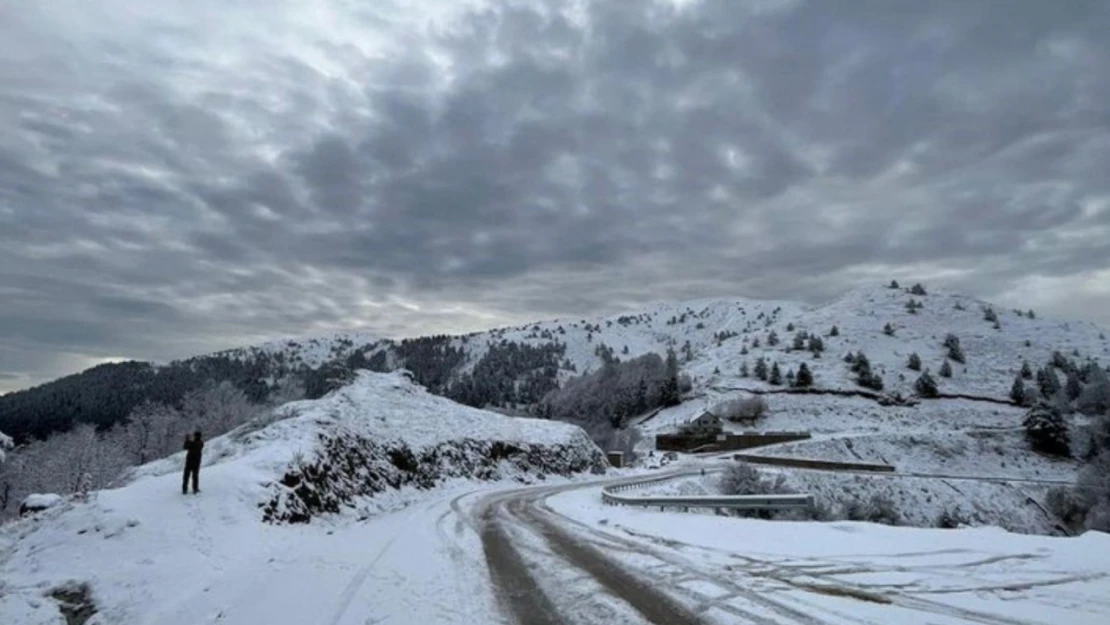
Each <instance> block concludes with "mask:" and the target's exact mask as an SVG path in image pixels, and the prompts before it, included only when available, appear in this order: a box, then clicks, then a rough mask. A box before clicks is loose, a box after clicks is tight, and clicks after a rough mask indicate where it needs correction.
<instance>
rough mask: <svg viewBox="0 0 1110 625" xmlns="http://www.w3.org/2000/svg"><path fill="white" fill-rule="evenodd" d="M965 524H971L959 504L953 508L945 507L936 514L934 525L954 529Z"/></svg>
mask: <svg viewBox="0 0 1110 625" xmlns="http://www.w3.org/2000/svg"><path fill="white" fill-rule="evenodd" d="M966 525H971V521H970V520H969V519H968V518H967V516H966V515H965V514H964V512H963V510H962V509H961V508H960V507H959V506H956V507H955V508H945V509H944V511H943V512H941V513H940V514H939V515H938V516H937V521H936V526H937V527H939V528H940V529H946V530H954V529H956V528H958V527H961V526H966Z"/></svg>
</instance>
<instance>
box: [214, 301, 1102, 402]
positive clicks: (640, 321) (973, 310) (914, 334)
mask: <svg viewBox="0 0 1110 625" xmlns="http://www.w3.org/2000/svg"><path fill="white" fill-rule="evenodd" d="M911 301H912V302H914V303H915V305H913V310H912V311H911V310H910V308H909V306H910V302H911ZM988 311H989V312H988ZM992 314H993V317H994V318H996V319H997V322H994V321H988V320H987V318H986V317H988V316H990V315H992ZM887 324H890V330H891V333H889V334H888V333H886V332H884V328H885V327H886V325H887ZM834 326H835V327H836V328H837V330H838V332H837V333H836V335H835V336H830V331H831V329H832V328H833V327H834ZM799 332H804V333H807V334H808V335H815V336H818V337H820V338H821V340H822V342H823V344H824V345H823V347H824V351H823V353H822V356H821V357H820V358H814V356H813V354H812V353H811V351H810V350H809V343H808V341H805V346H804V347H803V348H802V349H796V348H795V347H796V345H795V336H796V335H797V334H798V333H799ZM772 333H773V334H774V335H776V337H777V343H776V344H774V345H772V344H769V343H770V342H772V341H773V339H772V341H769V340H768V338H769V337H770V335H771V334H772ZM949 334H952V335H955V336H956V337H957V338H958V339H959V342H960V345H961V347H962V351H963V353H964V354H965V355H966V362H964V363H958V362H951V363H950V364H951V366H952V369H953V373H952V376H951V377H950V378H942V377H940V376H938V375H937V372H938V370H939V369H940V368H941V366H942V364H943V363H944V361H945V356H946V353H947V348H946V347H945V346H944V340H945V338H946V337H947V335H949ZM444 339H445V342H446V344H448V345H450V346H451V347H452V348H455V349H460V350H462V352H463V353H464V354H465V357H464V359H463V360H462V361H461V362H460V363H458V364H457V365H456V366H453V367H452V372H451V377H452V378H453V379H457V378H458V376H459V375H461V374H464V373H469V372H472V371H473V370H474V367H475V365H476V364H477V363H478V362H479V361H481V360H482V358H483V357H485V356H487V355H488V354H489V353H490V352H491V349H496V348H497V347H498V346H502V345H505V344H506V343H509V344H513V343H515V344H520V345H529V346H534V347H540V346H545V345H552V344H560V345H562V346H564V350H563V353H562V355H561V357H560V358H559V359H558V365H559V368H560V371H559V376H560V378H562V379H565V378H566V377H567V376H570V375H576V374H580V373H583V372H585V371H588V370H596V369H597V368H598V367H599V366H600V365H601V364H602V358H601V356H600V354H599V348H608V349H609V350H611V353H612V354H613V355H614V356H615V357H616V358H618V359H621V360H628V359H630V358H634V357H636V356H639V355H642V354H645V353H657V354H660V355H662V354H663V353H665V352H666V350H667V349H668V348H673V349H675V350H676V352H678V354H679V359H680V362H681V365H682V368H683V371H685V372H687V373H689V374H691V375H692V376H693V377H694V388H695V391H697V390H699V389H706V388H709V387H714V386H724V387H728V386H737V385H743V386H747V387H759V388H768V387H769V385H767V384H766V383H764V382H760V381H757V380H754V379H743V378H741V376H740V369H741V365H742V364H744V363H747V364H748V365H749V367H751V366H754V364H755V362H756V360H757V359H758V358H759V357H761V356H762V357H765V358H766V359H767V361H768V364H771V363H773V362H778V363H779V365H780V367H781V369H782V372H783V374H784V375H785V373H786V372H787V371H791V370H797V368H798V367H799V365H801V364H802V363H806V365H807V366H808V367H809V368H810V369H811V370H812V371H813V376H814V385H815V387H817V388H830V389H851V390H859V389H860V386H859V385H858V384H857V383H856V382H855V379H854V376H853V374H852V373H851V371H850V369H849V366H848V364H847V363H845V362H843V360H842V357H843V356H844V355H845V354H848V353H856V352H859V351H862V352H864V353H865V354H866V356H867V357H868V358H869V359H870V361H871V365H872V368H873V370H874V371H875V372H876V373H878V374H879V375H881V376H882V377H883V379H884V382H885V389H884V390H885V391H886V392H900V393H901V394H903V395H911V394H913V391H914V389H913V384H914V381H915V380H916V378H917V376H918V375H920V373H919V372H917V371H911V370H909V369H908V368H907V361H908V359H909V356H910V354H912V353H916V354H918V356H919V357H920V359H921V362H922V370H924V369H929V370H930V371H931V372H932V374H933V376H934V378H935V379H936V380H937V381H938V382H939V385H940V391H941V392H942V393H946V394H967V395H975V396H986V397H993V398H998V399H1000V400H1006V399H1007V395H1008V393H1009V390H1010V385H1011V383H1012V381H1013V377H1014V375H1015V374H1016V373H1017V372H1018V371H1019V370H1020V368H1021V366H1022V363H1023V362H1029V363H1030V365H1031V366H1032V367H1033V368H1037V367H1040V366H1043V365H1044V364H1045V363H1046V362H1048V360H1049V359H1050V358H1051V356H1052V354H1053V352H1055V351H1060V352H1062V353H1064V354H1065V355H1067V356H1068V357H1069V358H1073V359H1075V360H1076V361H1078V362H1079V363H1081V364H1082V363H1083V362H1085V361H1086V360H1087V359H1092V360H1096V361H1099V362H1101V363H1102V365H1103V366H1105V365H1106V364H1107V362H1110V340H1107V338H1106V333H1105V330H1103V329H1101V328H1099V327H1097V326H1095V325H1094V324H1091V323H1087V322H1067V321H1060V320H1054V319H1042V318H1039V317H1036V316H1035V315H1034V316H1033V317H1032V318H1031V317H1030V316H1029V311H1020V312H1019V311H1014V310H1010V309H1006V308H1002V307H999V306H993V305H991V304H990V303H988V302H984V301H981V300H978V299H975V298H972V297H967V296H964V295H959V294H956V293H951V292H946V291H942V290H934V289H930V290H929V291H928V292H927V294H925V295H920V294H914V293H911V292H910V291H909V289H904V288H898V289H894V288H889V287H886V286H868V287H861V288H858V289H855V290H852V291H850V292H848V293H846V294H844V295H843V296H841V297H839V298H837V299H835V300H833V301H831V302H829V303H827V304H823V305H818V306H808V305H803V304H799V303H795V302H789V301H759V300H749V299H742V298H717V299H704V300H695V301H689V302H678V303H659V304H655V305H653V306H650V307H647V308H644V309H642V310H634V311H629V312H626V313H622V314H617V315H611V316H608V317H600V318H581V319H552V320H547V321H539V322H536V323H531V324H526V325H522V326H515V327H508V328H498V329H494V330H490V331H487V332H478V333H473V334H470V335H466V336H463V337H453V338H451V337H444ZM387 343H388V342H384V343H380V342H379V341H378V339H376V338H374V337H369V336H367V335H361V334H341V335H335V336H332V337H322V338H318V339H305V340H298V341H276V342H273V343H268V344H266V345H263V346H258V347H254V348H244V349H242V350H233V351H232V352H228V353H238V354H249V353H257V352H259V351H261V352H266V353H270V354H276V353H281V354H284V357H285V358H286V359H287V360H288V361H290V362H300V363H305V364H306V365H308V366H310V367H316V366H319V364H322V363H324V362H327V361H329V360H332V361H334V360H336V359H341V358H344V357H346V356H347V355H349V354H351V353H354V352H356V351H358V350H359V349H362V350H364V351H366V352H367V353H373V352H376V351H380V350H381V349H384V348H385V346H386V344H387ZM399 360H402V359H400V358H397V357H394V358H391V359H387V362H388V364H389V365H390V366H401V365H404V364H405V363H404V362H398V361H399ZM568 366H569V367H570V368H569V369H568Z"/></svg>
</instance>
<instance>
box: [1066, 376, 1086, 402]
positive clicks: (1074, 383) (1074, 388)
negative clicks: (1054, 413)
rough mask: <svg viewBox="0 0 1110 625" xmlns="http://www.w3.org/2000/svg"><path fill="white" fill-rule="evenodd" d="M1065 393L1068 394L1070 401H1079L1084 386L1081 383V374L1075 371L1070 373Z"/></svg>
mask: <svg viewBox="0 0 1110 625" xmlns="http://www.w3.org/2000/svg"><path fill="white" fill-rule="evenodd" d="M1064 392H1065V393H1066V394H1067V397H1068V401H1075V400H1077V399H1079V394H1080V393H1082V392H1083V385H1082V384H1081V383H1080V382H1079V374H1078V373H1077V372H1076V370H1075V369H1070V370H1069V371H1068V374H1067V381H1066V382H1064Z"/></svg>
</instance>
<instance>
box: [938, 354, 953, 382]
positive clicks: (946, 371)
mask: <svg viewBox="0 0 1110 625" xmlns="http://www.w3.org/2000/svg"><path fill="white" fill-rule="evenodd" d="M937 374H938V375H939V376H940V377H942V378H950V377H952V363H950V362H948V359H947V358H945V359H944V362H943V363H941V365H940V369H939V370H937Z"/></svg>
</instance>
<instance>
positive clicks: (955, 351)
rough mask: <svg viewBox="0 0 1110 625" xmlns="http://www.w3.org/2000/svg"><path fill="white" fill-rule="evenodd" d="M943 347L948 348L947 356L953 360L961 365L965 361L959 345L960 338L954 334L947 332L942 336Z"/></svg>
mask: <svg viewBox="0 0 1110 625" xmlns="http://www.w3.org/2000/svg"><path fill="white" fill-rule="evenodd" d="M944 347H946V348H947V349H948V358H950V359H952V360H955V361H956V362H958V363H960V364H961V365H962V364H964V363H965V362H966V360H965V358H964V350H963V348H962V347H960V339H959V337H957V336H956V335H955V334H948V335H947V336H945V337H944Z"/></svg>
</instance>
